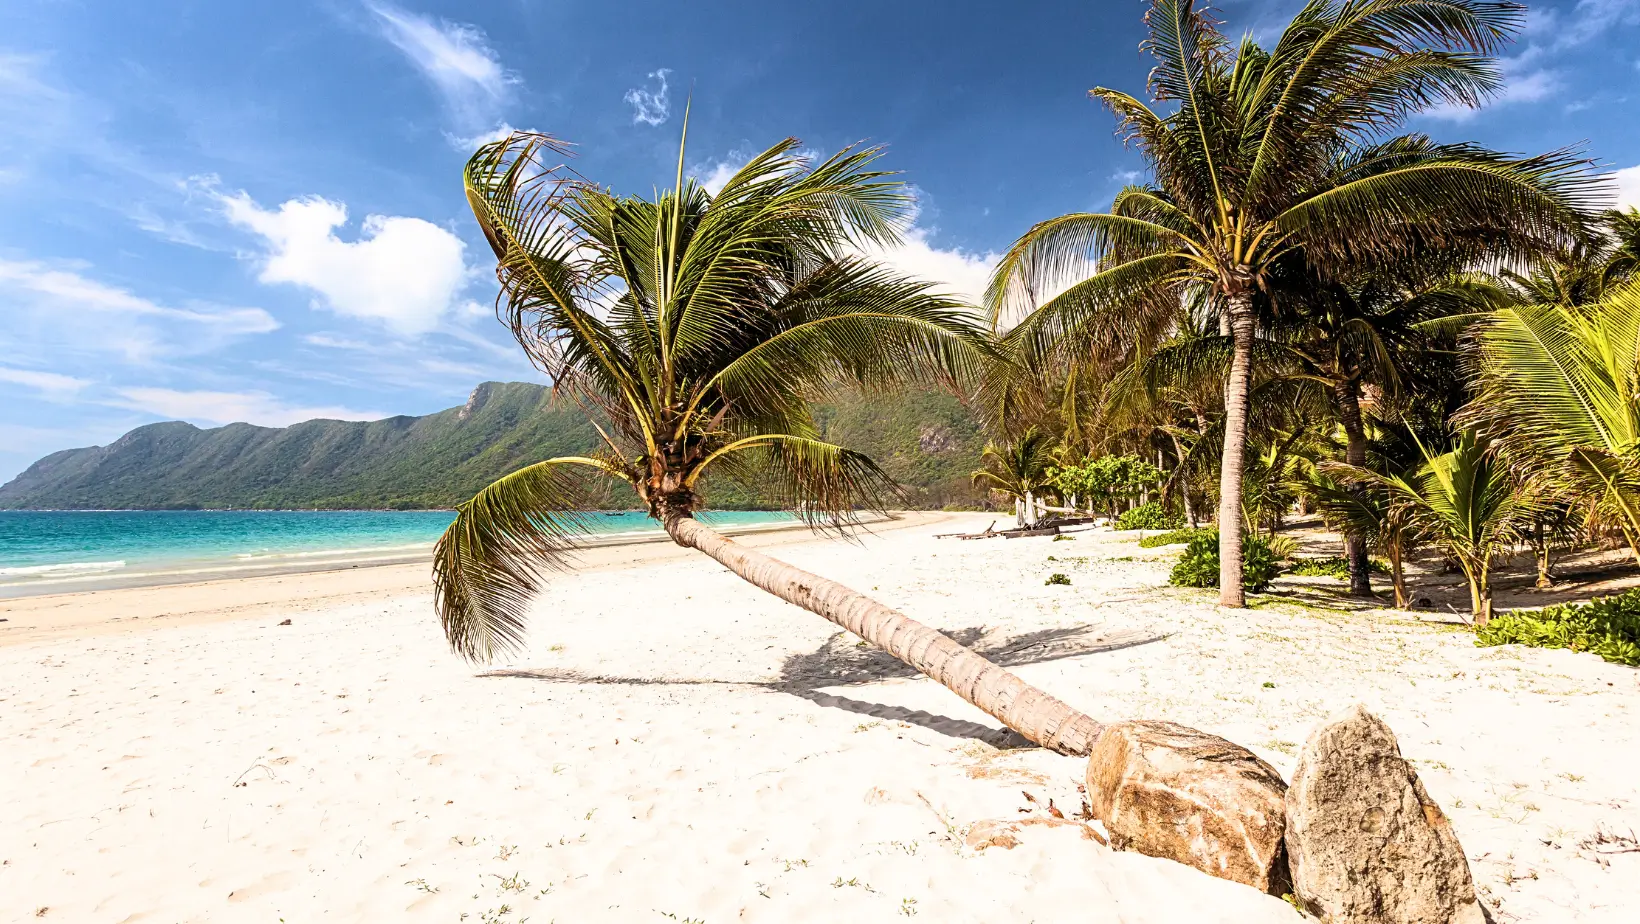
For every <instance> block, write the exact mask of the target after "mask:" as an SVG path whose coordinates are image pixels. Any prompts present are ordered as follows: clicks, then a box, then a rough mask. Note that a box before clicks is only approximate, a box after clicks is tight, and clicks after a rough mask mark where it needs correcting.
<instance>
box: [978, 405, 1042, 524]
mask: <svg viewBox="0 0 1640 924" xmlns="http://www.w3.org/2000/svg"><path fill="white" fill-rule="evenodd" d="M1055 442H1056V441H1055V440H1054V437H1053V434H1051V433H1047V432H1045V431H1043V430H1039V429H1037V428H1036V427H1030V428H1028V429H1027V430H1026V431H1025V432H1024V433H1022V434H1020V435H1019V436H1017V437H1014V438H1013V439H1009V440H1005V441H1003V442H1002V443H1000V444H999V443H997V442H995V441H993V442H990V443H987V444H986V445H985V450H984V451H983V452H982V453H981V454H980V459H981V464H983V465H984V466H985V467H984V468H982V469H979V470H978V471H976V472H974V474H973V479H974V484H975V485H976V486H980V487H985V488H988V489H990V490H992V491H996V492H999V493H1001V494H1002V495H1003V496H1005V497H1011V498H1013V499H1014V513H1015V519H1016V521H1017V525H1019V526H1029V525H1031V524H1033V523H1035V522H1036V500H1037V498H1036V492H1037V491H1039V490H1041V489H1042V488H1043V487H1046V486H1047V485H1048V484H1049V482H1050V480H1051V479H1050V478H1049V477H1048V473H1049V470H1050V469H1051V468H1052V467H1053V463H1054V461H1055V459H1054V449H1055V448H1056V447H1055V445H1054V444H1055Z"/></svg>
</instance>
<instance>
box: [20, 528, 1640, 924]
mask: <svg viewBox="0 0 1640 924" xmlns="http://www.w3.org/2000/svg"><path fill="white" fill-rule="evenodd" d="M992 519H995V517H994V516H989V515H987V516H981V515H968V514H961V515H944V514H926V515H916V516H912V517H908V518H907V519H905V520H902V521H899V522H896V523H893V524H888V525H885V526H882V527H879V528H878V529H877V531H876V533H875V535H872V536H869V537H867V538H865V539H863V540H862V541H861V542H859V543H845V542H837V541H830V540H823V539H814V538H811V537H809V536H807V535H806V534H798V533H780V534H770V535H760V536H755V537H751V538H748V539H747V540H746V541H747V542H748V543H749V544H755V545H758V546H760V547H767V548H769V549H770V550H771V551H772V552H773V553H774V554H777V555H780V556H782V557H784V558H787V559H788V560H790V561H792V562H794V563H796V564H799V565H801V566H803V567H807V568H809V569H811V570H814V571H816V572H818V573H821V574H824V575H827V576H829V577H834V578H837V579H839V580H842V581H845V582H847V583H850V584H852V585H853V586H855V587H857V588H858V589H860V590H862V591H867V592H871V593H873V594H874V595H876V596H877V597H878V598H879V599H882V600H883V601H885V602H887V603H889V604H891V605H894V606H897V607H900V608H901V609H903V610H905V611H906V612H907V613H909V614H910V615H912V616H915V617H916V618H918V619H921V620H924V621H926V622H928V623H930V624H932V625H934V626H937V627H939V628H941V629H943V630H945V631H947V632H949V633H951V634H952V635H953V636H955V637H957V638H959V639H961V640H963V641H965V642H968V643H970V644H974V645H976V646H977V647H979V648H981V649H982V650H984V651H986V652H987V653H989V654H990V655H991V656H992V657H994V658H996V659H997V660H999V661H1001V662H1002V663H1005V664H1007V665H1009V666H1010V667H1011V668H1012V669H1014V670H1016V671H1017V672H1019V673H1020V674H1021V675H1022V676H1024V677H1025V678H1026V679H1027V680H1029V681H1031V682H1032V683H1035V684H1037V685H1039V686H1041V687H1043V688H1045V689H1047V690H1049V691H1051V692H1053V693H1055V694H1056V695H1058V696H1060V697H1062V698H1064V699H1066V700H1068V701H1069V702H1071V703H1073V704H1075V705H1077V706H1079V707H1081V708H1083V709H1085V710H1087V711H1088V712H1090V713H1091V714H1092V715H1094V716H1096V717H1098V718H1101V719H1120V718H1129V717H1147V718H1166V719H1171V720H1174V721H1179V722H1183V723H1186V724H1190V725H1194V726H1197V727H1200V728H1203V729H1206V730H1208V731H1211V732H1214V733H1217V734H1220V735H1224V736H1225V737H1228V738H1231V739H1232V740H1235V741H1237V742H1240V743H1242V744H1245V745H1247V746H1248V747H1250V748H1252V749H1253V750H1254V751H1255V752H1257V753H1258V754H1259V755H1260V756H1262V757H1264V758H1266V759H1267V760H1269V761H1270V762H1271V763H1273V764H1274V765H1275V766H1276V767H1278V768H1279V769H1281V770H1282V771H1283V772H1284V773H1287V772H1290V771H1291V769H1292V766H1293V760H1294V757H1295V756H1296V754H1297V751H1298V748H1299V745H1300V744H1301V743H1302V741H1303V740H1304V738H1305V736H1306V735H1307V734H1308V732H1309V730H1310V728H1311V727H1313V726H1314V725H1315V724H1316V723H1317V722H1318V721H1320V720H1321V719H1323V718H1325V717H1326V716H1328V715H1330V714H1332V713H1333V712H1335V711H1337V710H1339V709H1342V708H1344V707H1346V706H1348V705H1350V704H1351V703H1354V702H1358V701H1359V702H1364V703H1366V704H1367V706H1368V707H1369V708H1371V709H1372V710H1374V711H1375V712H1377V713H1378V714H1379V715H1381V716H1382V717H1383V718H1385V719H1386V720H1387V721H1388V722H1389V723H1390V724H1391V726H1392V727H1393V728H1394V729H1395V730H1396V732H1397V733H1398V734H1399V736H1400V741H1401V746H1402V749H1403V751H1404V752H1405V753H1406V754H1407V756H1409V757H1410V758H1412V759H1413V760H1414V761H1415V762H1416V765H1417V766H1418V768H1419V770H1420V773H1421V774H1422V775H1423V779H1424V781H1425V784H1426V785H1427V786H1428V788H1429V790H1430V792H1431V794H1432V795H1434V796H1435V798H1436V799H1437V800H1438V801H1439V802H1440V803H1441V804H1442V805H1443V806H1444V807H1445V808H1446V809H1447V811H1448V812H1449V814H1450V815H1451V816H1452V819H1453V822H1454V824H1455V826H1456V828H1457V832H1458V834H1459V836H1460V838H1461V839H1462V840H1463V843H1464V846H1465V848H1466V850H1467V851H1468V853H1469V856H1470V859H1471V865H1472V868H1473V871H1474V874H1475V877H1476V882H1477V887H1478V888H1479V890H1480V892H1481V894H1482V896H1483V899H1484V901H1485V902H1486V904H1487V905H1488V907H1489V909H1490V910H1491V912H1492V914H1493V916H1494V917H1495V918H1496V919H1497V920H1498V921H1500V922H1511V921H1576V922H1619V921H1624V922H1627V921H1633V920H1635V919H1636V917H1637V916H1640V852H1634V851H1631V850H1624V849H1622V847H1621V845H1613V844H1611V843H1603V842H1602V834H1603V833H1604V834H1607V835H1627V834H1628V833H1629V832H1631V831H1640V780H1637V778H1636V776H1635V774H1634V772H1633V768H1634V767H1636V766H1640V721H1637V719H1640V672H1636V671H1635V670H1633V669H1630V668H1626V667H1620V666H1616V665H1610V664H1605V663H1603V662H1601V661H1600V660H1598V659H1597V658H1594V657H1592V656H1589V655H1580V654H1574V653H1570V652H1564V651H1544V650H1536V649H1521V648H1515V647H1507V648H1493V649H1480V648H1475V647H1474V646H1473V644H1472V639H1471V637H1470V636H1469V635H1468V633H1467V632H1466V631H1464V630H1461V629H1457V628H1454V627H1453V626H1451V625H1447V624H1441V623H1424V622H1420V621H1418V620H1417V619H1413V618H1408V617H1407V616H1406V615H1404V614H1396V613H1391V612H1385V611H1369V612H1348V611H1344V610H1339V609H1330V608H1323V607H1317V606H1307V605H1299V604H1297V603H1289V602H1269V601H1265V602H1261V603H1260V605H1258V606H1257V607H1256V608H1254V609H1251V610H1247V611H1239V612H1232V611H1223V610H1219V609H1218V608H1217V607H1215V606H1214V605H1213V598H1212V596H1211V593H1210V592H1207V591H1185V590H1180V589H1175V588H1169V587H1167V586H1166V574H1167V569H1168V566H1169V565H1170V564H1171V561H1172V559H1173V558H1174V557H1175V556H1176V555H1177V551H1178V550H1177V548H1176V547H1175V548H1172V549H1168V548H1161V549H1153V550H1143V549H1139V548H1138V546H1137V543H1136V542H1135V541H1134V539H1135V537H1133V536H1130V535H1122V534H1113V533H1110V532H1108V531H1103V532H1084V533H1080V534H1077V537H1076V539H1075V541H1066V542H1053V541H1050V540H1048V539H1045V538H1044V539H1020V540H1000V539H992V540H985V541H975V542H962V541H958V540H954V539H936V538H934V535H935V534H936V533H946V532H953V531H957V530H964V529H980V528H983V527H984V526H985V524H986V523H987V522H989V521H990V520H992ZM1050 556H1051V558H1052V560H1050ZM586 559H587V560H586V568H585V569H584V570H582V571H580V572H577V573H572V574H567V575H564V576H562V577H559V578H557V579H555V580H554V581H553V583H552V584H551V585H550V587H549V588H548V589H547V590H546V591H545V592H544V593H543V594H542V596H541V597H540V599H539V601H538V603H537V605H536V607H535V621H534V623H533V625H532V631H531V636H530V639H531V646H530V649H529V650H528V651H527V652H526V653H525V654H524V655H522V656H520V657H519V658H517V659H515V660H514V661H513V662H512V663H509V664H497V665H491V666H479V667H474V666H471V665H468V664H465V663H463V662H462V661H460V660H459V659H457V658H455V657H454V656H452V655H451V654H450V653H449V652H448V649H447V647H446V646H445V643H444V641H443V638H442V636H441V635H440V632H439V628H438V625H437V622H436V620H435V619H434V617H433V615H432V611H431V604H430V596H429V593H428V586H427V585H428V576H427V569H426V567H425V565H424V564H421V563H417V564H410V565H395V566H388V567H377V568H359V569H353V570H348V571H340V572H329V573H325V574H312V575H279V576H272V577H260V578H247V579H243V580H238V581H223V582H214V583H208V584H193V585H177V586H172V587H159V588H131V589H122V590H111V591H104V592H98V593H91V594H72V595H61V596H53V597H33V598H25V599H20V600H8V601H0V619H5V620H7V621H6V622H3V623H0V736H3V740H4V741H5V742H6V747H5V748H4V750H3V752H0V791H3V792H4V793H5V801H4V805H5V812H4V814H3V816H0V920H5V921H13V920H16V921H23V920H29V921H35V920H41V919H43V920H47V921H53V920H58V921H75V922H79V921H87V922H105V921H106V922H138V921H144V922H167V924H169V922H206V921H209V922H239V921H244V922H253V921H254V922H273V921H287V922H292V924H294V922H298V921H318V920H327V921H384V920H414V921H422V920H426V921H448V922H457V921H470V922H481V921H482V922H517V924H521V922H523V921H526V920H529V921H536V922H549V921H554V920H556V921H560V922H567V921H575V922H599V921H610V922H615V921H620V922H626V921H657V922H664V921H678V922H683V921H695V922H705V924H726V922H734V921H767V922H784V921H898V920H902V919H904V918H908V917H916V918H920V919H922V920H929V921H940V922H969V921H972V922H981V921H984V922H1000V921H1020V922H1030V921H1039V922H1044V924H1045V922H1049V921H1054V922H1058V921H1071V920H1075V921H1090V922H1133V924H1136V922H1175V921H1177V922H1226V924H1229V922H1238V924H1262V922H1297V921H1299V920H1301V917H1300V916H1299V915H1298V914H1297V913H1296V912H1294V911H1293V910H1292V909H1291V908H1290V907H1289V906H1288V905H1286V904H1285V903H1283V902H1282V901H1280V900H1279V899H1276V898H1272V897H1269V896H1264V895H1261V894H1258V893H1256V892H1254V891H1253V890H1251V889H1247V888H1244V887H1241V886H1238V885H1234V884H1231V883H1228V882H1224V881H1220V880H1216V879H1212V878H1210V877H1208V876H1205V875H1203V874H1200V873H1197V872H1195V871H1193V870H1190V869H1187V868H1185V867H1183V866H1179V865H1176V864H1173V863H1170V862H1167V861H1160V860H1153V859H1150V858H1146V857H1143V856H1139V855H1135V854H1128V853H1116V852H1112V851H1111V850H1109V849H1107V848H1106V847H1104V846H1102V845H1100V844H1099V843H1097V842H1096V841H1094V840H1090V839H1088V838H1086V837H1085V836H1084V835H1083V833H1082V828H1081V827H1080V826H1076V825H1049V824H1035V825H1028V826H1026V827H1024V828H1022V829H1021V834H1020V840H1021V843H1020V845H1019V846H1017V847H1015V848H1013V849H1004V848H1001V847H991V848H989V849H985V850H983V851H981V850H976V849H974V848H973V847H970V846H968V845H967V843H966V840H967V838H966V835H967V834H968V833H969V832H970V831H971V830H972V827H973V826H974V825H976V824H977V823H980V822H983V821H986V820H991V819H1015V820H1018V819H1035V818H1045V817H1046V816H1045V814H1044V813H1043V812H1042V811H1041V809H1040V806H1045V805H1046V804H1047V803H1048V801H1049V800H1050V799H1051V800H1053V801H1054V803H1055V804H1056V805H1057V806H1059V807H1061V808H1063V809H1065V810H1066V813H1067V814H1070V813H1071V812H1072V810H1074V809H1075V808H1076V807H1078V806H1079V805H1080V795H1079V793H1078V791H1077V785H1078V783H1079V782H1080V778H1081V775H1082V770H1083V762H1082V761H1080V760H1076V759H1072V758H1066V757H1060V756H1057V755H1054V754H1050V753H1046V752H1043V751H1041V750H1038V749H1034V748H1020V747H1014V746H1013V745H1014V744H1015V743H1016V742H1014V741H1013V740H1011V738H1010V736H1009V735H1007V734H1004V733H1003V732H1002V731H1001V730H1000V729H999V728H998V727H997V726H996V725H995V723H994V722H992V721H991V720H990V719H989V718H988V717H986V716H984V715H983V714H982V713H979V712H978V711H977V710H974V709H972V708H971V707H969V706H968V705H967V704H965V703H963V702H962V701H961V700H959V699H958V698H957V697H956V696H954V695H953V694H951V693H949V692H948V691H946V690H944V689H943V688H940V687H938V686H936V685H934V684H932V683H930V682H928V681H925V680H922V679H920V678H917V677H915V676H914V675H911V674H910V673H909V672H908V671H907V670H906V669H903V668H901V667H900V666H898V665H897V664H896V663H895V662H892V661H890V660H887V659H886V658H885V657H884V656H882V655H881V654H879V653H876V652H874V651H873V650H871V649H868V648H863V647H861V646H860V645H858V644H856V642H857V640H856V639H854V638H852V637H845V636H844V635H842V634H841V633H839V632H837V631H836V630H835V629H834V628H833V627H832V626H830V625H829V624H828V623H826V622H824V621H823V620H821V619H819V618H818V617H815V616H812V615H810V614H808V613H805V612H803V611H801V610H798V609H796V608H794V607H791V606H788V605H786V604H784V603H782V602H779V601H777V600H775V599H773V598H772V597H769V596H767V595H765V594H763V593H762V592H760V591H758V590H756V589H755V588H752V587H750V586H748V585H746V584H744V583H743V582H741V581H740V580H739V579H738V578H735V577H734V576H733V575H731V574H729V573H728V572H726V571H725V570H724V569H723V568H721V567H720V566H718V565H717V564H716V563H714V562H712V561H710V560H708V559H706V558H704V557H703V556H700V555H699V554H696V553H692V552H688V551H686V550H682V549H677V548H673V547H669V546H665V545H648V546H622V547H609V548H603V549H596V550H591V551H589V552H588V553H587V556H586ZM1053 572H1063V573H1065V574H1067V575H1068V576H1069V577H1070V579H1071V582H1072V583H1071V585H1070V586H1047V585H1045V584H1044V580H1045V578H1046V577H1047V575H1048V574H1050V573H1053ZM287 619H288V620H289V624H288V625H281V624H280V623H282V622H283V621H285V620H287ZM1027 794H1028V797H1027Z"/></svg>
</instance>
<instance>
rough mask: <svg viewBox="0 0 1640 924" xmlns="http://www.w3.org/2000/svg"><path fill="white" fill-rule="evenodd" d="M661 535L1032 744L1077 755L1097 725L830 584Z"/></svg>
mask: <svg viewBox="0 0 1640 924" xmlns="http://www.w3.org/2000/svg"><path fill="white" fill-rule="evenodd" d="M666 531H667V533H669V534H670V535H671V536H672V539H673V541H675V542H677V544H678V545H682V546H687V547H689V548H693V549H699V550H700V551H702V552H705V553H706V554H707V555H709V556H711V557H712V558H713V559H715V560H717V561H718V562H719V563H720V564H722V565H723V566H724V567H725V568H728V569H729V570H730V571H733V572H734V573H735V574H737V575H739V576H740V577H741V578H744V579H745V580H746V581H748V582H750V583H752V584H755V585H757V586H758V587H761V588H763V589H764V590H766V591H768V592H769V593H771V594H774V595H775V596H777V597H779V598H780V599H782V600H785V601H786V602H787V603H791V604H795V605H797V606H800V607H802V608H803V609H806V610H808V611H809V612H811V613H814V614H816V615H818V616H822V617H824V618H826V619H828V620H830V621H831V622H833V623H836V624H837V625H839V626H842V627H843V628H844V629H847V630H848V631H850V632H853V633H854V634H855V635H858V636H860V637H861V638H863V639H865V640H866V641H868V642H870V643H871V644H873V645H876V646H877V647H878V648H881V649H883V650H884V651H886V652H888V653H889V654H891V655H893V656H894V657H896V658H899V659H900V660H901V661H904V662H905V663H907V664H909V665H911V666H912V667H914V668H916V669H917V670H919V671H921V672H922V673H923V674H924V675H926V676H928V677H930V678H932V679H934V680H937V681H939V682H940V683H942V684H944V685H945V686H946V687H948V688H950V690H951V691H952V692H954V693H956V694H957V695H958V696H960V697H962V698H963V699H965V700H967V701H968V702H970V703H973V704H974V705H975V706H978V707H979V708H980V709H982V710H984V711H985V712H986V713H987V714H989V715H991V716H992V717H994V718H995V719H996V720H997V721H999V722H1001V723H1002V724H1004V725H1006V726H1008V727H1009V728H1011V729H1013V730H1014V731H1016V732H1018V733H1019V734H1021V735H1023V736H1024V737H1025V738H1027V739H1029V740H1030V741H1031V742H1032V743H1034V744H1037V745H1040V746H1042V747H1045V748H1048V749H1049V750H1053V751H1058V752H1059V753H1061V754H1069V755H1084V754H1087V753H1088V751H1089V750H1091V749H1092V747H1093V743H1094V742H1095V741H1097V740H1098V739H1099V735H1100V733H1101V732H1102V731H1104V726H1102V725H1100V724H1099V723H1098V722H1096V721H1094V720H1093V719H1092V718H1090V717H1088V716H1086V715H1083V714H1082V713H1080V712H1077V711H1076V710H1075V709H1072V708H1071V707H1070V706H1068V705H1066V704H1065V703H1062V702H1060V701H1059V700H1057V699H1055V698H1054V697H1052V696H1049V695H1048V694H1047V693H1044V692H1042V691H1041V690H1038V689H1037V688H1036V687H1033V686H1031V685H1030V684H1028V683H1026V682H1025V681H1023V680H1021V679H1019V678H1018V677H1017V676H1015V675H1014V674H1013V673H1012V672H1010V671H1008V670H1006V669H1005V668H1001V667H998V666H997V665H995V664H992V663H991V662H990V661H987V660H986V659H984V658H982V657H980V656H979V655H977V654H975V653H974V652H972V651H970V650H968V649H967V648H964V647H963V646H962V645H959V644H957V643H956V642H954V641H952V640H951V639H950V638H949V637H947V636H946V635H945V634H944V633H942V632H938V631H936V630H934V629H931V628H929V627H928V626H925V625H923V624H922V623H920V622H917V621H916V620H914V619H912V618H911V617H909V616H907V615H905V614H904V613H901V612H899V611H898V610H894V609H890V608H889V607H886V606H884V605H882V604H881V603H878V602H877V601H875V600H873V599H871V598H870V597H867V596H865V595H864V594H861V593H858V592H857V591H854V590H851V589H849V588H848V587H845V586H843V585H842V584H839V583H837V582H836V581H832V580H828V579H826V578H823V577H820V576H818V575H815V574H810V573H809V572H807V571H804V570H802V569H801V568H797V567H794V566H792V565H788V564H786V563H785V562H783V561H779V560H778V559H774V558H770V557H769V556H767V555H764V554H763V553H762V552H758V551H754V550H752V549H748V548H746V547H745V546H742V545H739V544H737V543H735V542H734V541H733V540H731V539H729V538H728V537H727V536H724V535H723V534H721V533H719V532H717V531H716V530H713V529H711V528H710V527H707V526H704V525H702V524H701V523H700V522H699V521H697V520H695V519H694V518H693V517H687V516H683V517H675V518H672V519H670V520H669V521H668V522H667V523H666Z"/></svg>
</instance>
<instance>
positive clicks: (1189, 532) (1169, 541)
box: [1139, 529, 1218, 549]
mask: <svg viewBox="0 0 1640 924" xmlns="http://www.w3.org/2000/svg"><path fill="white" fill-rule="evenodd" d="M1208 533H1213V535H1215V536H1217V535H1218V533H1214V532H1213V531H1212V530H1210V529H1176V530H1174V531H1173V532H1170V533H1158V534H1157V535H1154V536H1146V537H1144V538H1143V539H1140V540H1139V548H1141V549H1154V548H1158V547H1160V546H1164V545H1180V544H1182V543H1186V542H1189V541H1190V540H1191V539H1193V538H1195V537H1196V536H1201V535H1206V534H1208ZM1214 541H1215V542H1217V541H1218V540H1216V539H1215V540H1214Z"/></svg>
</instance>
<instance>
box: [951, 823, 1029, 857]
mask: <svg viewBox="0 0 1640 924" xmlns="http://www.w3.org/2000/svg"><path fill="white" fill-rule="evenodd" d="M962 842H963V843H964V844H966V845H968V848H969V849H970V850H984V849H985V848H987V847H1001V848H1003V849H1004V850H1013V849H1014V848H1015V847H1018V846H1019V829H1018V828H1016V827H1015V826H1014V825H1012V824H1010V823H1008V822H1006V821H998V820H995V819H986V820H985V821H976V822H974V823H973V825H972V826H970V827H969V828H968V833H967V834H965V835H963V838H962Z"/></svg>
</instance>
